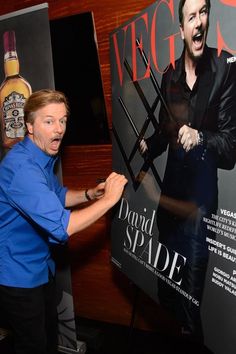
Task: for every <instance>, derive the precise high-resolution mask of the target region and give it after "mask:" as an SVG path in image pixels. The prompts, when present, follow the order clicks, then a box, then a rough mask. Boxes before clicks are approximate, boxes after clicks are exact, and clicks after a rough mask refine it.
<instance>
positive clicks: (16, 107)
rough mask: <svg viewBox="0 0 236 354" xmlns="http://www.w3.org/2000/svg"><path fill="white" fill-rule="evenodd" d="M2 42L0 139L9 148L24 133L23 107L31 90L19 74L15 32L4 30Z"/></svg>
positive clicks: (5, 147) (21, 137) (4, 146)
mask: <svg viewBox="0 0 236 354" xmlns="http://www.w3.org/2000/svg"><path fill="white" fill-rule="evenodd" d="M3 43H4V71H5V80H4V81H3V83H2V84H1V86H0V118H1V135H2V136H1V140H2V146H3V148H4V149H9V148H10V147H12V145H13V144H15V143H16V142H17V141H19V140H21V139H23V137H24V135H25V131H26V127H25V124H24V110H23V108H24V103H25V100H26V99H27V98H28V97H29V96H30V94H31V92H32V90H31V86H30V84H29V83H28V82H27V81H26V80H25V79H24V78H23V77H21V76H20V74H19V60H18V57H17V52H16V38H15V32H14V31H7V32H5V33H4V34H3Z"/></svg>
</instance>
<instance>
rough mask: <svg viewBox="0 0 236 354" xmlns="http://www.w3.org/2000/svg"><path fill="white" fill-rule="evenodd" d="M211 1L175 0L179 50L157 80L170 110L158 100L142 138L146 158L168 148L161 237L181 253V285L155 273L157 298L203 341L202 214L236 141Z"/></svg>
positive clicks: (235, 110) (233, 96) (235, 95)
mask: <svg viewBox="0 0 236 354" xmlns="http://www.w3.org/2000/svg"><path fill="white" fill-rule="evenodd" d="M210 6H211V4H210V0H180V2H179V22H180V33H181V37H182V39H183V42H184V49H183V53H182V56H181V57H180V58H179V59H178V60H177V61H176V62H175V68H173V67H172V66H170V67H169V68H168V70H167V72H166V73H165V74H164V75H163V79H162V85H161V86H162V87H161V89H162V94H163V97H164V100H165V102H166V104H167V107H168V112H167V110H166V109H165V108H164V107H161V109H160V115H159V120H160V130H159V131H158V132H156V133H155V134H154V135H153V136H151V137H150V138H148V139H147V141H146V142H145V141H144V140H143V141H142V142H141V151H142V152H145V151H148V152H149V154H150V156H151V158H152V159H153V158H155V157H157V156H159V155H160V154H162V153H163V152H164V151H165V150H166V149H167V146H168V147H169V150H168V158H167V164H166V170H165V175H164V179H163V186H162V190H161V196H160V201H159V206H158V212H157V224H158V228H159V239H160V241H161V242H162V243H163V244H164V245H166V246H167V248H168V250H169V251H171V250H174V251H176V252H178V253H179V254H181V255H183V256H184V257H185V258H186V263H185V265H184V267H183V269H182V270H181V272H180V276H179V279H180V280H181V289H182V290H183V291H184V292H183V293H182V294H181V292H178V291H176V290H175V289H173V288H172V287H171V286H169V285H168V284H166V283H165V282H163V281H162V280H160V281H159V293H158V295H159V298H160V302H161V303H162V304H163V305H164V306H166V308H168V309H170V310H171V311H172V312H174V313H175V314H176V316H177V318H179V319H180V320H181V322H182V326H183V333H188V334H192V335H194V336H195V337H197V339H198V340H203V333H202V325H201V318H200V304H201V299H202V292H203V288H204V279H205V272H206V267H207V261H208V249H207V243H206V236H208V235H207V232H208V231H207V230H206V225H204V222H203V217H204V216H205V217H209V218H211V214H212V213H216V211H217V201H218V190H217V168H224V169H232V168H233V167H234V164H235V148H236V75H235V64H227V58H228V57H230V56H231V55H230V54H229V53H226V52H222V53H221V55H220V56H218V55H217V50H216V49H213V48H209V47H208V46H207V45H206V39H207V32H208V27H209V13H210ZM209 236H210V237H214V235H212V234H210V235H209ZM169 271H170V269H167V271H166V274H168V272H169ZM183 294H185V295H186V294H187V296H188V297H187V296H185V295H183Z"/></svg>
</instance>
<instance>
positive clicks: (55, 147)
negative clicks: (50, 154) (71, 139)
mask: <svg viewBox="0 0 236 354" xmlns="http://www.w3.org/2000/svg"><path fill="white" fill-rule="evenodd" d="M60 144H61V138H59V137H56V138H54V139H52V140H51V144H50V145H51V149H52V150H58V149H59V146H60Z"/></svg>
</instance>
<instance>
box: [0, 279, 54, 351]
mask: <svg viewBox="0 0 236 354" xmlns="http://www.w3.org/2000/svg"><path fill="white" fill-rule="evenodd" d="M55 298H56V296H55V281H54V280H53V279H50V281H49V282H48V283H47V284H44V285H41V286H39V287H36V288H32V289H31V288H16V287H8V286H2V285H0V307H1V313H2V312H3V315H4V316H5V318H6V321H7V323H8V325H9V327H10V329H11V330H12V333H13V339H14V348H15V353H16V354H55V353H57V309H56V303H55Z"/></svg>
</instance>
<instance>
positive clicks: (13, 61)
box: [4, 51, 20, 78]
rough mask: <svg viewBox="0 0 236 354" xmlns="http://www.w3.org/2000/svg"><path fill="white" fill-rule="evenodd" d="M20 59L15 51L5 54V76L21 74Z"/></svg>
mask: <svg viewBox="0 0 236 354" xmlns="http://www.w3.org/2000/svg"><path fill="white" fill-rule="evenodd" d="M19 69H20V66H19V60H18V57H17V53H16V52H15V51H12V52H6V53H5V55H4V71H5V77H6V78H7V77H9V76H14V75H19Z"/></svg>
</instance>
